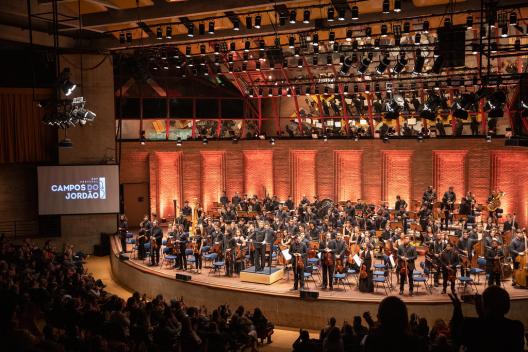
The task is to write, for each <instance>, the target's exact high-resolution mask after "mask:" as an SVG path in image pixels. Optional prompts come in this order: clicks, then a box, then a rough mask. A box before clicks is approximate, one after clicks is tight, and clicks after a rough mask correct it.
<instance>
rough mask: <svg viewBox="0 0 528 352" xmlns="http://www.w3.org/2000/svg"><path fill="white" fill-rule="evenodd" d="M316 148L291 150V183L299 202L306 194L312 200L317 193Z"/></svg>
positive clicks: (295, 199)
mask: <svg viewBox="0 0 528 352" xmlns="http://www.w3.org/2000/svg"><path fill="white" fill-rule="evenodd" d="M316 155H317V151H316V150H290V183H291V187H292V197H293V201H294V202H295V203H296V204H297V203H299V202H300V201H301V199H302V197H303V196H304V195H306V196H307V197H308V199H309V200H310V201H312V200H313V196H314V195H316V194H317V186H316V181H315V157H316Z"/></svg>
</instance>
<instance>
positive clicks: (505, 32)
mask: <svg viewBox="0 0 528 352" xmlns="http://www.w3.org/2000/svg"><path fill="white" fill-rule="evenodd" d="M501 38H508V26H506V25H505V26H503V27H502V29H501Z"/></svg>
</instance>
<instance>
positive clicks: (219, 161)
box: [200, 151, 226, 211]
mask: <svg viewBox="0 0 528 352" xmlns="http://www.w3.org/2000/svg"><path fill="white" fill-rule="evenodd" d="M200 154H201V156H202V204H203V207H204V209H205V210H206V211H209V210H211V208H212V206H213V203H214V202H218V201H220V197H221V196H222V192H223V191H224V190H225V183H226V182H225V152H223V151H201V152H200Z"/></svg>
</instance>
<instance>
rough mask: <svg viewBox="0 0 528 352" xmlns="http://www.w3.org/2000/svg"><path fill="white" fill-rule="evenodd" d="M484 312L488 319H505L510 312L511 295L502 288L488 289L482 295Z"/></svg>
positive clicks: (493, 287) (491, 287)
mask: <svg viewBox="0 0 528 352" xmlns="http://www.w3.org/2000/svg"><path fill="white" fill-rule="evenodd" d="M482 310H483V313H484V316H485V317H488V318H502V317H504V315H506V314H507V313H508V312H509V311H510V295H509V294H508V292H507V291H506V290H505V289H503V288H502V287H499V286H490V287H488V288H487V289H485V290H484V292H483V293H482Z"/></svg>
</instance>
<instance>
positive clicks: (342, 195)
mask: <svg viewBox="0 0 528 352" xmlns="http://www.w3.org/2000/svg"><path fill="white" fill-rule="evenodd" d="M362 158H363V151H361V150H336V151H334V164H335V173H334V175H335V181H334V185H335V199H336V200H337V201H346V200H356V199H358V198H362V189H361V186H362Z"/></svg>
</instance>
